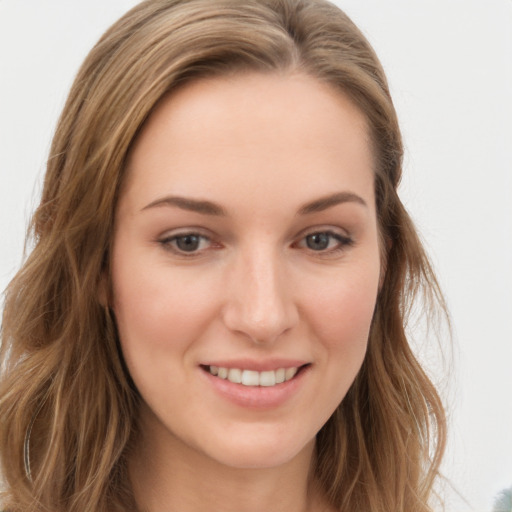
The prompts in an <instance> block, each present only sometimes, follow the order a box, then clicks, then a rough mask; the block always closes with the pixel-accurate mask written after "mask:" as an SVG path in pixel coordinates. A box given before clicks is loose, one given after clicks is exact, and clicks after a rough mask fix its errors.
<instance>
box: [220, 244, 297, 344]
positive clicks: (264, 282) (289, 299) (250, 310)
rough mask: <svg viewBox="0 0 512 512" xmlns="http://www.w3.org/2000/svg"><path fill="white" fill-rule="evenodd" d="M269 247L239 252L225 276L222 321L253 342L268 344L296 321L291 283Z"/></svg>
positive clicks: (233, 330)
mask: <svg viewBox="0 0 512 512" xmlns="http://www.w3.org/2000/svg"><path fill="white" fill-rule="evenodd" d="M283 267H284V265H283V264H282V262H281V261H280V259H279V257H277V256H275V255H272V254H271V251H268V250H260V251H254V250H253V251H251V252H250V254H247V253H246V254H240V256H239V258H238V259H237V261H236V263H235V264H234V265H233V266H231V267H230V269H229V271H228V274H229V276H228V278H227V279H226V288H225V294H226V300H225V303H224V309H223V321H224V324H225V325H226V327H227V328H228V329H229V330H230V331H232V332H236V333H238V334H242V335H244V336H245V337H246V338H248V339H250V340H251V341H252V342H254V343H257V344H272V343H274V342H275V341H277V339H278V338H279V337H280V336H282V335H283V334H284V333H286V332H287V331H289V330H291V329H292V328H293V327H294V325H296V324H297V322H298V318H299V315H298V310H297V307H296V304H295V301H294V297H293V286H292V283H291V282H290V281H289V280H287V279H286V275H285V272H284V268H283Z"/></svg>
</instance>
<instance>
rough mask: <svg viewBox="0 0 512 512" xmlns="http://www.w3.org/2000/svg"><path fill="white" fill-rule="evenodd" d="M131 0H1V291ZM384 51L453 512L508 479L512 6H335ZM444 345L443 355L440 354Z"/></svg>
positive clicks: (350, 1) (511, 480) (488, 497)
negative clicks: (90, 69) (87, 80)
mask: <svg viewBox="0 0 512 512" xmlns="http://www.w3.org/2000/svg"><path fill="white" fill-rule="evenodd" d="M135 3H136V2H135V1H134V0H108V1H105V0H88V1H87V2H86V1H76V0H25V1H19V0H0V233H1V239H0V240H1V241H0V288H1V289H3V288H4V287H5V286H6V285H7V283H8V281H9V279H10V278H11V277H12V275H13V273H14V272H15V270H16V268H17V267H18V266H19V263H20V261H21V257H22V250H23V239H24V232H25V227H26V223H27V221H28V219H29V217H30V212H31V211H32V209H33V207H34V206H35V205H36V203H37V197H38V195H39V192H40V182H41V178H42V175H43V172H44V165H45V159H46V157H47V153H48V149H49V143H50V140H51V135H52V132H53V129H54V127H55V123H56V119H57V116H58V115H59V112H60V110H61V108H62V106H63V102H64V99H65V97H66V93H67V91H68V89H69V87H70V85H71V81H72V79H73V76H74V74H75V73H76V71H77V69H78V66H79V65H80V63H81V61H82V60H83V58H84V57H85V55H86V53H87V51H88V50H89V49H90V48H91V47H92V45H93V44H94V43H95V42H96V40H97V39H98V37H99V36H100V35H101V33H102V32H103V31H104V30H105V29H106V28H107V27H108V26H109V25H110V24H111V23H112V22H113V21H115V19H117V17H118V16H120V15H121V14H122V13H123V12H124V11H126V10H127V9H128V8H130V7H131V6H133V5H135ZM336 3H337V4H338V5H339V6H340V7H342V8H343V9H345V11H346V12H347V13H348V14H349V15H350V16H351V17H352V18H353V20H354V21H355V22H356V24H358V25H359V26H360V27H361V29H362V30H363V31H364V33H365V34H366V35H367V37H368V38H369V39H370V41H371V43H372V44H373V45H374V47H375V49H376V51H377V53H378V54H379V56H380V58H381V60H382V62H383V64H384V67H385V69H386V71H387V73H388V78H389V81H390V85H391V89H392V93H393V96H394V100H395V103H396V106H397V109H398V113H399V117H400V120H401V124H402V127H403V131H404V138H405V143H406V160H405V178H404V183H403V186H402V197H403V198H404V201H405V203H406V204H407V206H408V208H409V210H410V212H411V214H412V216H413V218H414V219H415V221H416V222H417V225H418V227H419V229H420V231H421V233H422V235H423V238H424V240H425V242H426V245H427V247H428V249H429V251H430V253H431V255H432V257H433V261H434V263H435V266H436V268H437V271H438V274H439V277H440V280H441V283H442V286H443V288H444V291H445V293H446V296H447V300H448V304H449V307H450V309H451V313H452V319H453V326H454V332H455V349H454V351H453V353H454V357H453V360H452V361H451V363H450V365H451V366H450V368H451V371H450V376H449V377H450V378H449V381H448V385H446V379H445V378H443V373H442V371H443V368H445V367H446V365H443V364H441V361H440V360H439V359H438V358H435V357H431V356H430V355H429V354H430V352H429V351H428V350H427V353H426V354H424V355H423V356H422V357H425V360H426V361H427V362H428V363H429V364H430V365H431V369H432V375H433V376H434V379H436V380H438V381H439V382H440V383H441V384H442V385H443V389H444V393H445V396H446V401H447V403H448V407H449V414H450V427H451V430H450V432H451V434H450V440H449V450H448V455H447V458H446V462H445V466H444V471H445V474H446V476H447V478H448V479H449V480H450V482H451V484H452V486H453V487H454V488H455V489H457V491H458V492H459V493H460V494H461V495H462V496H464V498H465V500H463V499H462V498H461V497H458V496H457V492H455V491H454V490H450V488H448V491H447V492H448V497H449V501H448V506H447V510H448V512H452V511H453V512H455V511H469V510H473V511H477V512H480V511H485V510H490V509H491V506H492V497H493V496H494V495H495V494H496V493H497V492H498V491H499V490H500V489H503V488H504V487H507V486H510V485H512V64H511V63H512V1H511V0H488V1H486V2H483V1H481V0H478V1H477V0H429V1H428V2H421V3H420V2H412V1H410V0H385V1H383V0H346V1H344V0H338V1H337V2H336ZM449 352H450V351H449V350H447V353H449Z"/></svg>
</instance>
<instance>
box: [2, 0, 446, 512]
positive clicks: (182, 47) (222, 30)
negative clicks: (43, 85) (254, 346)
mask: <svg viewBox="0 0 512 512" xmlns="http://www.w3.org/2000/svg"><path fill="white" fill-rule="evenodd" d="M246 70H252V71H258V72H279V71H286V70H300V71H301V72H304V73H307V74H309V75H311V76H313V77H315V78H317V79H318V80H320V81H322V82H325V83H328V84H330V85H331V86H333V87H335V88H337V89H338V90H340V91H342V92H343V93H344V94H347V95H348V96H349V97H350V98H351V99H352V101H353V102H354V103H355V104H356V105H357V106H358V107H359V108H360V110H361V111H362V112H363V113H364V114H365V116H366V118H367V121H368V126H369V127H370V128H369V129H370V136H371V141H372V144H373V149H374V153H375V157H376V158H375V160H376V166H375V192H376V201H377V213H378V220H379V226H380V232H381V236H382V247H383V251H384V252H385V254H384V258H385V261H386V272H385V277H384V282H383V284H382V289H381V292H380V294H379V297H378V301H377V306H376V311H375V315H374V319H373V324H372V329H371V333H370V339H369V346H368V352H367V355H366V358H365V361H364V363H363V367H362V369H361V371H360V373H359V375H358V377H357V378H356V381H355V382H354V384H353V386H352V387H351V389H350V391H349V393H348V394H347V396H346V397H345V399H344V400H343V402H342V403H341V404H340V406H339V407H338V409H337V410H336V411H335V413H334V414H333V416H332V417H331V418H330V419H329V421H328V422H327V424H326V425H325V426H324V427H323V428H322V430H321V431H320V432H319V434H318V436H317V460H316V475H317V477H318V479H319V481H320V483H321V485H322V486H323V488H324V491H325V493H326V496H327V497H328V499H329V500H330V502H331V503H332V505H333V506H334V507H335V508H336V509H338V510H340V511H341V510H343V511H361V510H365V511H368V512H389V511H391V510H392V511H403V512H405V511H407V512H412V511H428V510H430V507H429V499H430V497H431V494H432V489H433V483H434V480H435V478H436V476H438V469H439V464H440V460H441V456H442V453H443V449H444V444H445V428H446V425H445V417H444V412H443V406H442V403H441V400H440V398H439V396H438V394H437V392H436V389H435V387H434V386H433V385H432V383H431V382H430V380H429V379H428V378H427V376H426V374H425V372H424V371H423V370H422V367H421V366H420V364H419V363H418V361H417V360H416V358H415V356H414V355H413V353H412V351H411V348H410V346H409V343H408V340H407V337H406V334H405V328H404V326H405V324H406V321H407V315H408V312H409V310H410V308H411V304H412V303H413V301H414V299H415V298H417V297H420V298H422V300H423V302H422V307H423V308H424V309H425V311H426V312H427V313H428V312H432V311H433V310H434V309H435V308H441V309H443V307H444V306H443V302H442V298H441V295H440V292H439V288H438V285H437V282H436V279H435V276H434V274H433V272H432V269H431V266H430V264H429V261H428V259H427V257H426V255H425V252H424V250H423V248H422V245H421V243H420V241H419V239H418V236H417V234H416V231H415V228H414V226H413V224H412V222H411V220H410V218H409V216H408V214H407V212H406V211H405V209H404V207H403V206H402V203H401V202H400V199H399V198H398V195H397V187H398V184H399V181H400V176H401V169H402V153H403V150H402V140H401V134H400V130H399V126H398V122H397V117H396V113H395V109H394V107H393V103H392V100H391V97H390V94H389V90H388V85H387V82H386V78H385V75H384V72H383V70H382V67H381V65H380V63H379V61H378V59H377V57H376V55H375V53H374V51H373V50H372V48H371V46H370V45H369V43H368V42H367V41H366V39H365V38H364V36H363V35H362V34H361V32H360V31H359V30H358V29H357V28H356V27H355V26H354V24H353V23H352V22H351V21H350V19H349V18H348V17H347V16H346V15H345V14H344V13H343V12H342V11H340V10H339V9H338V8H337V7H335V6H333V5H332V4H330V3H328V2H326V1H325V0H244V1H234V0H215V1H212V0H147V1H145V2H142V3H141V4H139V5H138V6H136V7H135V8H134V9H132V10H131V11H130V12H128V13H127V14H126V15H125V16H124V17H123V18H122V19H121V20H119V21H118V22H117V23H116V24H115V25H113V27H111V28H110V29H109V30H108V31H107V32H106V33H105V34H104V36H103V37H102V38H101V40H100V41H99V42H98V44H97V45H96V46H95V47H94V48H93V50H92V51H91V53H90V54H89V56H88V57H87V59H86V61H85V62H84V64H83V66H82V68H81V70H80V71H79V73H78V76H77V78H76V80H75V83H74V85H73V87H72V89H71V92H70V95H69V98H68V101H67V103H66V105H65V108H64V111H63V113H62V116H61V118H60V121H59V124H58V126H57V130H56V133H55V137H54V140H53V144H52V147H51V150H50V157H49V160H48V167H47V173H46V178H45V183H44V190H43V194H42V199H41V203H40V206H39V207H38V209H37V211H36V212H35V214H34V217H33V220H32V225H31V227H32V236H33V241H34V248H33V250H32V252H31V254H30V255H29V256H28V258H27V259H26V262H25V263H24V265H23V267H22V268H21V270H20V271H19V272H18V274H17V275H16V277H15V278H14V279H13V281H12V282H11V283H10V285H9V287H8V289H7V292H6V301H5V309H4V314H3V328H2V345H1V349H0V356H1V370H2V375H1V380H0V454H1V455H0V458H1V463H2V472H3V475H4V480H5V492H4V506H5V507H7V508H8V509H9V510H10V511H12V512H15V511H21V510H23V511H43V510H48V511H50V510H51V511H52V512H59V511H66V512H83V511H90V510H94V511H96V512H100V511H104V512H106V511H110V512H111V511H114V510H134V509H135V508H136V507H135V504H134V502H133V496H132V494H131V490H130V483H129V480H128V476H127V472H126V458H127V455H128V453H129V451H130V447H131V445H132V443H133V441H134V439H135V437H136V435H137V432H136V417H137V410H138V394H137V391H136V390H135V389H134V386H133V384H132V383H131V380H130V377H129V375H128V373H127V371H126V369H125V367H124V364H123V360H122V356H121V353H120V350H119V346H118V339H117V334H116V329H115V324H114V322H113V320H112V318H111V314H110V312H109V310H108V308H104V307H102V306H101V304H100V302H99V300H98V286H99V282H100V276H102V275H106V276H108V275H109V258H110V255H109V253H110V244H111V239H112V226H113V217H114V211H115V208H116V202H117V197H118V194H119V189H120V185H121V183H122V180H123V172H124V167H125V165H124V164H125V160H126V157H127V154H128V152H129V149H130V147H131V145H132V144H133V141H134V139H135V138H136V136H137V134H138V132H139V131H140V129H141V127H142V126H143V124H144V122H145V120H146V119H147V118H148V116H149V115H150V114H151V112H152V110H153V109H154V108H155V105H156V104H157V103H158V101H159V100H160V99H161V98H162V97H163V96H164V95H166V94H169V92H170V91H172V90H173V89H175V88H177V87H179V86H180V85H182V84H184V83H186V82H188V81H191V80H198V79H200V78H202V77H207V76H212V75H222V74H226V73H234V72H241V71H246ZM340 314H342V313H340Z"/></svg>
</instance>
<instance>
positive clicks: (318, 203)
mask: <svg viewBox="0 0 512 512" xmlns="http://www.w3.org/2000/svg"><path fill="white" fill-rule="evenodd" d="M343 203H357V204H360V205H362V206H365V207H367V206H368V205H367V204H366V201H365V200H364V199H363V198H362V197H361V196H358V195H357V194H354V193H353V192H337V193H335V194H330V195H328V196H324V197H320V198H319V199H315V200H314V201H311V202H310V203H306V204H305V205H303V206H301V207H300V208H299V210H298V214H299V215H308V214H311V213H316V212H321V211H324V210H327V209H328V208H332V207H333V206H336V205H338V204H343ZM162 206H176V207H178V208H181V209H182V210H188V211H191V212H196V213H200V214H203V215H214V216H219V217H220V216H222V217H225V216H226V215H227V213H226V210H225V209H224V208H223V207H222V206H220V205H218V204H216V203H213V202H211V201H206V200H198V199H191V198H188V197H182V196H166V197H162V198H160V199H156V200H155V201H153V202H151V203H149V204H148V205H146V206H145V207H144V208H142V210H141V211H144V210H148V209H150V208H157V207H162Z"/></svg>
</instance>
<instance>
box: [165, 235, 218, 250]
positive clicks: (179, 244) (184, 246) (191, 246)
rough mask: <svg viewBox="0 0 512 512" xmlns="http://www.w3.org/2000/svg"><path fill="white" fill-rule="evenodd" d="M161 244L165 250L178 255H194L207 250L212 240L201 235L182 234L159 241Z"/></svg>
mask: <svg viewBox="0 0 512 512" xmlns="http://www.w3.org/2000/svg"><path fill="white" fill-rule="evenodd" d="M159 243H160V244H161V245H163V246H164V248H165V249H168V250H171V251H173V252H176V253H178V254H183V255H185V254H187V255H194V254H197V253H198V252H200V251H203V250H205V249H207V248H208V247H209V246H210V245H211V244H212V242H211V240H210V239H209V238H208V237H206V236H203V235H200V234H199V233H180V234H178V235H173V236H168V237H165V238H163V239H162V240H159Z"/></svg>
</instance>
